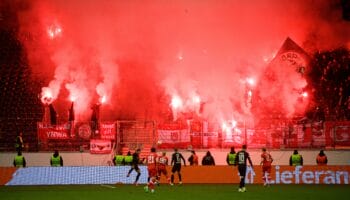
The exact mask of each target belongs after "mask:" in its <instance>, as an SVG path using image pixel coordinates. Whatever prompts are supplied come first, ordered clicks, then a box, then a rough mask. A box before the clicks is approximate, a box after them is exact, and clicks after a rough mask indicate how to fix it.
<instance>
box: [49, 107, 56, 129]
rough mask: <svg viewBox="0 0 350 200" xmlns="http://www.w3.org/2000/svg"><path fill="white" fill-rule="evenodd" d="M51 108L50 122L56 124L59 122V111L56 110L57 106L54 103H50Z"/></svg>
mask: <svg viewBox="0 0 350 200" xmlns="http://www.w3.org/2000/svg"><path fill="white" fill-rule="evenodd" d="M49 109H50V122H51V124H52V125H56V124H57V113H56V111H55V108H54V107H53V105H52V104H50V105H49Z"/></svg>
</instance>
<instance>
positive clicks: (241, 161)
mask: <svg viewBox="0 0 350 200" xmlns="http://www.w3.org/2000/svg"><path fill="white" fill-rule="evenodd" d="M246 150H247V145H243V146H242V150H241V151H239V152H238V153H237V154H236V162H235V165H238V171H239V177H240V179H241V181H240V183H239V188H238V192H245V191H246V189H245V175H246V171H247V160H248V161H249V164H250V166H251V167H252V168H253V163H252V160H251V159H250V156H249V153H248V152H247V151H246Z"/></svg>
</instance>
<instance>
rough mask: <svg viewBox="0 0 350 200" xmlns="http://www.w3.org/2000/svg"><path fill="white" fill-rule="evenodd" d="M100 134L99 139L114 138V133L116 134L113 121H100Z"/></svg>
mask: <svg viewBox="0 0 350 200" xmlns="http://www.w3.org/2000/svg"><path fill="white" fill-rule="evenodd" d="M100 135H101V139H107V140H115V135H116V129H115V123H114V122H101V123H100Z"/></svg>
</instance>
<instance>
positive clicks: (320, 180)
mask: <svg viewBox="0 0 350 200" xmlns="http://www.w3.org/2000/svg"><path fill="white" fill-rule="evenodd" d="M170 170H171V167H170V166H169V167H168V171H170ZM349 173H350V166H297V167H292V166H278V165H276V166H272V170H271V182H270V183H271V184H349ZM181 174H182V175H183V177H186V181H185V183H217V184H220V183H233V184H238V183H239V182H240V177H239V173H238V169H237V167H233V166H188V167H184V168H182V169H181ZM262 177H263V176H262V167H261V166H255V167H254V169H253V168H251V167H248V168H247V173H246V180H245V181H246V183H247V184H262V183H263V179H262ZM161 183H167V180H166V178H165V177H163V176H162V177H161Z"/></svg>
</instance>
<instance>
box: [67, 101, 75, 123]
mask: <svg viewBox="0 0 350 200" xmlns="http://www.w3.org/2000/svg"><path fill="white" fill-rule="evenodd" d="M74 119H75V116H74V102H72V104H71V106H70V109H69V116H68V121H70V122H71V121H74Z"/></svg>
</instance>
